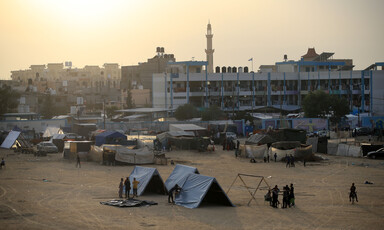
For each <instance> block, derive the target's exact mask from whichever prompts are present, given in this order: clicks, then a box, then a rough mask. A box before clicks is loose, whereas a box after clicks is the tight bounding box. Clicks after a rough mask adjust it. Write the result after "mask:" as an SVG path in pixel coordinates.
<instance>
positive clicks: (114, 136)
mask: <svg viewBox="0 0 384 230" xmlns="http://www.w3.org/2000/svg"><path fill="white" fill-rule="evenodd" d="M120 140H123V141H125V142H126V141H127V136H126V135H124V134H122V133H120V132H117V131H105V132H102V133H100V134H98V135H97V136H96V137H95V145H97V146H101V145H103V144H119V142H120Z"/></svg>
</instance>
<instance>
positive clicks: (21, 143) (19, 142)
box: [0, 131, 32, 149]
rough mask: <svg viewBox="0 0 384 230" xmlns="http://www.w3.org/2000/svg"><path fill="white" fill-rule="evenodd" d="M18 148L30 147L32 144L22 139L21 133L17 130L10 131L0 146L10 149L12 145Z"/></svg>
mask: <svg viewBox="0 0 384 230" xmlns="http://www.w3.org/2000/svg"><path fill="white" fill-rule="evenodd" d="M15 144H16V146H17V147H20V148H31V147H32V145H31V144H30V143H29V142H28V141H27V140H25V139H24V137H23V135H22V134H21V132H19V131H11V132H9V134H8V136H7V137H6V138H5V140H4V141H3V143H2V144H1V146H0V147H1V148H5V149H10V148H12V146H13V145H15Z"/></svg>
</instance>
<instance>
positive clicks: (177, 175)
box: [165, 164, 199, 191]
mask: <svg viewBox="0 0 384 230" xmlns="http://www.w3.org/2000/svg"><path fill="white" fill-rule="evenodd" d="M190 173H197V174H199V171H198V170H197V168H194V167H191V166H187V165H179V164H177V165H176V167H175V169H174V170H173V171H172V173H171V175H169V177H168V179H167V180H166V181H165V187H166V188H167V191H169V190H170V189H171V188H173V186H175V185H176V184H177V185H179V186H180V187H181V186H182V185H183V184H184V182H185V180H186V179H187V177H188V175H189V174H190Z"/></svg>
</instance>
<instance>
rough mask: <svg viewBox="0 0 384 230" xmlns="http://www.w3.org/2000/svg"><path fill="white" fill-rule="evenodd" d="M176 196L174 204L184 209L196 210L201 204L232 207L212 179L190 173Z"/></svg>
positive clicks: (215, 181)
mask: <svg viewBox="0 0 384 230" xmlns="http://www.w3.org/2000/svg"><path fill="white" fill-rule="evenodd" d="M180 186H181V191H180V193H179V194H178V195H176V199H175V203H176V204H177V205H181V206H184V207H186V208H197V207H199V206H200V204H201V203H205V202H206V203H215V204H222V205H227V206H234V205H233V204H232V202H231V200H229V198H228V196H227V194H225V192H224V191H223V189H222V188H221V187H220V185H219V183H218V182H217V180H216V179H215V178H214V177H209V176H203V175H200V174H194V173H190V174H189V175H188V177H187V179H186V180H185V182H184V184H183V185H180Z"/></svg>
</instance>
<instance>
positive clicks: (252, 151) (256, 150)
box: [245, 145, 268, 159]
mask: <svg viewBox="0 0 384 230" xmlns="http://www.w3.org/2000/svg"><path fill="white" fill-rule="evenodd" d="M267 153H268V146H267V145H260V146H258V145H245V156H246V157H248V158H259V159H262V158H263V157H264V156H266V155H267Z"/></svg>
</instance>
